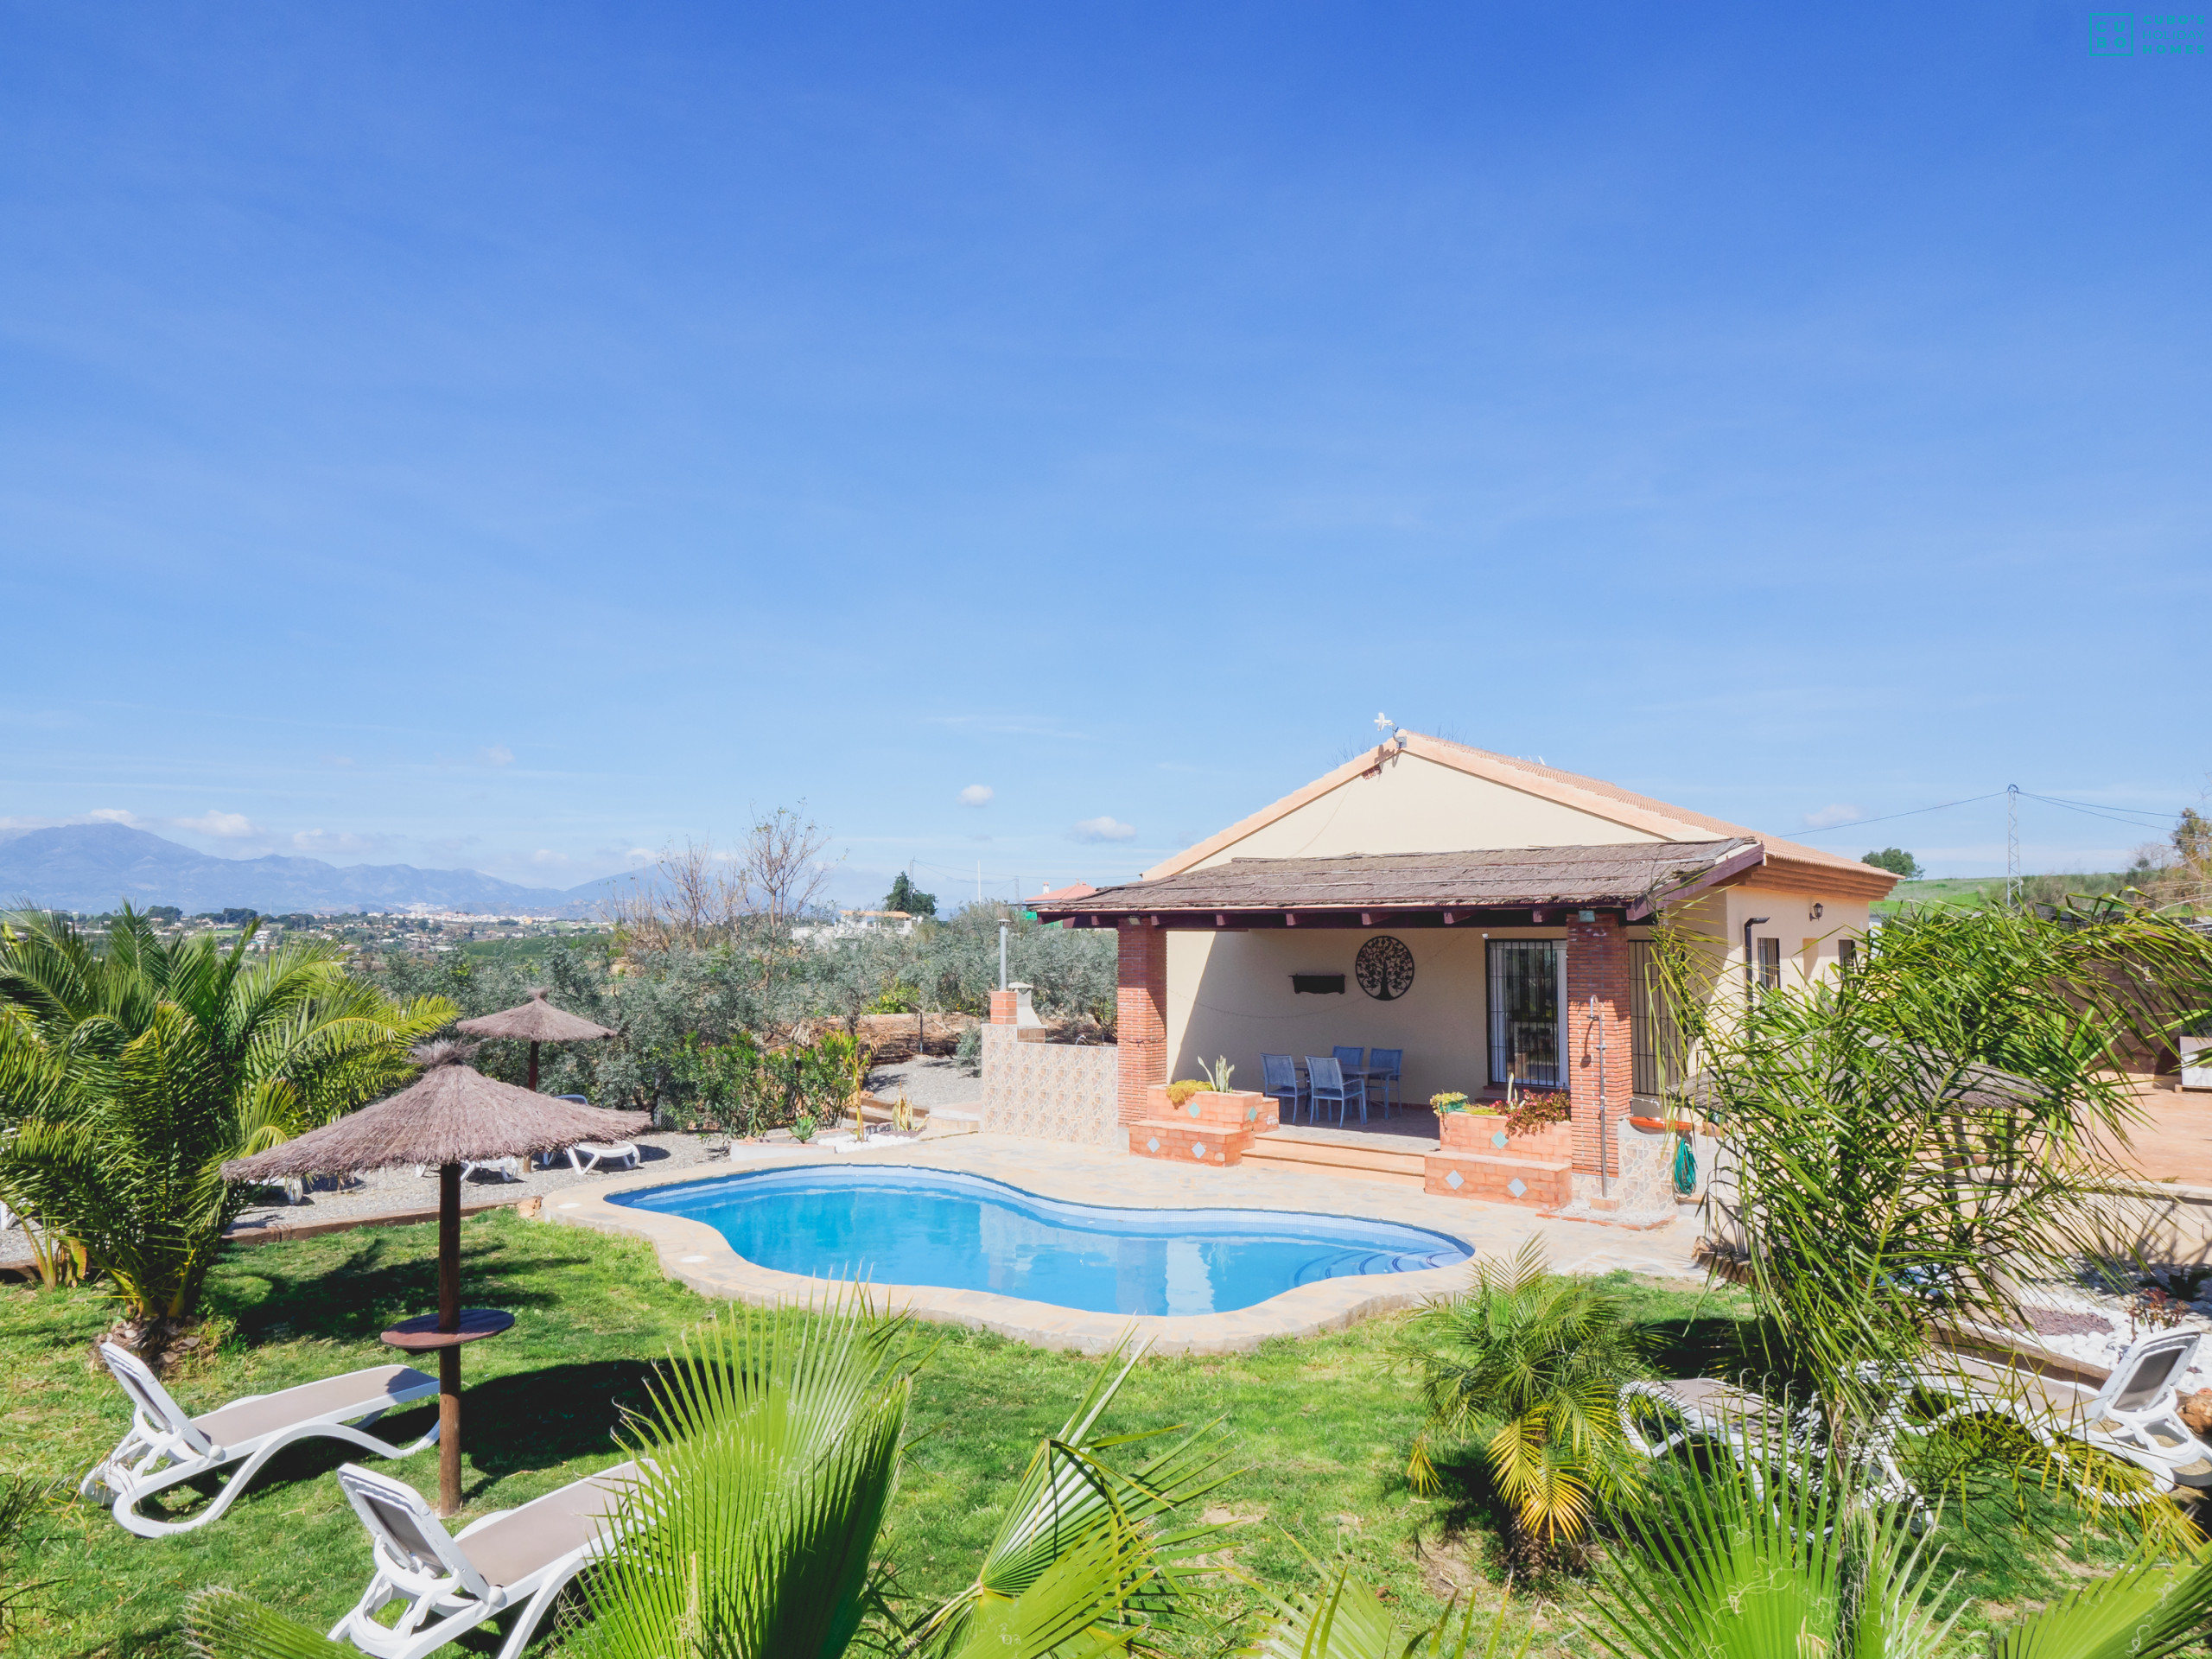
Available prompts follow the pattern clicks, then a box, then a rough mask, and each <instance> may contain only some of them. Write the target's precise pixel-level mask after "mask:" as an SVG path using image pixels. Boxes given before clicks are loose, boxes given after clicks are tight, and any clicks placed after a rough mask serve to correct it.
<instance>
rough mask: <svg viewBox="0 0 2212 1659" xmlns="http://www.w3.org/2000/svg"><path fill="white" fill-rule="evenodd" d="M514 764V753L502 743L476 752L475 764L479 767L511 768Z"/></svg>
mask: <svg viewBox="0 0 2212 1659" xmlns="http://www.w3.org/2000/svg"><path fill="white" fill-rule="evenodd" d="M514 763H515V752H514V751H513V750H512V749H511V748H509V747H507V746H506V745H505V744H504V743H494V744H493V745H492V746H491V747H489V748H484V749H479V750H477V751H476V764H477V765H478V766H512V765H514Z"/></svg>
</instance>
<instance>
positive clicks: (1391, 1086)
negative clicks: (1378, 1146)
mask: <svg viewBox="0 0 2212 1659" xmlns="http://www.w3.org/2000/svg"><path fill="white" fill-rule="evenodd" d="M1405 1061H1406V1051H1405V1050H1404V1049H1402V1048H1370V1049H1369V1050H1368V1051H1367V1081H1368V1082H1369V1083H1370V1084H1381V1085H1382V1090H1383V1111H1384V1113H1386V1114H1388V1113H1390V1112H1395V1111H1396V1110H1397V1109H1398V1085H1399V1084H1401V1083H1402V1082H1403V1081H1404V1080H1405V1079H1404V1076H1403V1073H1404V1071H1405Z"/></svg>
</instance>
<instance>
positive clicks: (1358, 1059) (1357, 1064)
mask: <svg viewBox="0 0 2212 1659" xmlns="http://www.w3.org/2000/svg"><path fill="white" fill-rule="evenodd" d="M1329 1052H1330V1053H1332V1054H1333V1055H1335V1056H1336V1057H1337V1064H1338V1065H1341V1066H1342V1067H1344V1070H1345V1071H1352V1072H1357V1071H1363V1070H1364V1069H1365V1068H1366V1065H1367V1051H1366V1050H1365V1049H1363V1048H1346V1047H1345V1046H1344V1045H1343V1044H1342V1043H1338V1045H1337V1046H1335V1047H1334V1048H1332V1049H1331V1050H1330V1051H1329Z"/></svg>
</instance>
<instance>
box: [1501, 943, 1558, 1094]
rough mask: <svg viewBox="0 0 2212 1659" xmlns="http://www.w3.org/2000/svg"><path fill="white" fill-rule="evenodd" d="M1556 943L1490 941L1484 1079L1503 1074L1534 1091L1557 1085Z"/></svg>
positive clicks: (1504, 1076)
mask: <svg viewBox="0 0 2212 1659" xmlns="http://www.w3.org/2000/svg"><path fill="white" fill-rule="evenodd" d="M1564 979H1565V975H1564V974H1563V973H1562V971H1561V963H1560V941H1559V940H1557V939H1492V940H1491V942H1490V1080H1491V1082H1492V1083H1503V1082H1504V1081H1505V1079H1506V1077H1507V1075H1508V1073H1510V1074H1511V1075H1512V1076H1514V1077H1518V1078H1520V1079H1521V1081H1522V1082H1523V1083H1525V1084H1531V1085H1533V1086H1535V1087H1536V1088H1539V1089H1556V1088H1558V1087H1559V1086H1560V1063H1559V1060H1560V1049H1561V1047H1562V1044H1561V1043H1560V1028H1561V1027H1562V1026H1563V1025H1564V1024H1565V1021H1564V1020H1562V1019H1561V1017H1560V1014H1561V1011H1562V1002H1561V999H1562V998H1563V997H1564V996H1565V995H1566V986H1565V984H1564V983H1563V981H1564Z"/></svg>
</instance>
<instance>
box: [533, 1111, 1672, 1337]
mask: <svg viewBox="0 0 2212 1659" xmlns="http://www.w3.org/2000/svg"><path fill="white" fill-rule="evenodd" d="M739 1150H740V1151H741V1153H742V1154H745V1155H744V1156H742V1157H741V1158H740V1159H739V1160H735V1161H734V1163H733V1164H730V1165H727V1166H725V1165H715V1166H710V1167H709V1168H706V1169H697V1170H689V1171H686V1172H684V1177H685V1178H686V1179H699V1178H704V1177H708V1176H710V1175H713V1174H724V1173H730V1172H731V1170H733V1169H746V1168H773V1167H781V1166H789V1165H791V1164H796V1163H810V1164H834V1163H837V1162H840V1161H845V1162H850V1161H855V1160H866V1161H867V1162H868V1163H870V1164H872V1165H910V1166H918V1167H921V1168H927V1169H942V1170H950V1171H956V1172H959V1173H966V1174H971V1175H981V1176H986V1177H988V1178H990V1179H995V1180H1001V1181H1005V1182H1007V1183H1008V1184H1009V1185H1014V1186H1019V1187H1022V1188H1025V1189H1027V1191H1030V1192H1036V1193H1039V1194H1040V1195H1042V1196H1044V1197H1046V1198H1060V1199H1067V1200H1074V1201H1077V1202H1081V1203H1089V1204H1104V1205H1129V1206H1133V1207H1138V1208H1175V1209H1192V1208H1214V1209H1262V1210H1310V1211H1322V1212H1325V1213H1327V1214H1331V1215H1338V1216H1357V1217H1366V1218H1369V1219H1372V1220H1377V1221H1392V1222H1398V1223H1401V1224H1408V1225H1411V1226H1417V1227H1427V1228H1432V1229H1433V1230H1436V1231H1438V1232H1440V1233H1444V1234H1446V1235H1448V1236H1452V1237H1454V1238H1457V1239H1459V1240H1461V1241H1462V1242H1464V1243H1466V1244H1467V1245H1468V1246H1469V1247H1470V1248H1471V1249H1474V1250H1475V1251H1476V1252H1477V1253H1478V1254H1481V1255H1494V1254H1497V1253H1501V1252H1508V1251H1511V1250H1513V1249H1518V1248H1519V1246H1520V1245H1521V1243H1522V1241H1523V1240H1525V1239H1527V1238H1529V1237H1531V1236H1534V1237H1537V1238H1540V1239H1541V1240H1542V1241H1543V1242H1544V1244H1545V1248H1546V1249H1547V1250H1548V1253H1549V1255H1550V1257H1551V1262H1552V1265H1553V1266H1554V1267H1555V1268H1560V1269H1563V1270H1567V1271H1571V1272H1576V1273H1605V1272H1610V1271H1611V1270H1613V1269H1615V1268H1624V1269H1626V1270H1628V1271H1630V1272H1632V1273H1638V1274H1648V1275H1650V1276H1653V1277H1657V1278H1664V1279H1674V1280H1691V1281H1702V1280H1703V1278H1704V1275H1703V1274H1702V1273H1701V1272H1700V1270H1699V1269H1698V1268H1695V1267H1694V1266H1693V1265H1692V1263H1691V1261H1690V1247H1691V1244H1692V1243H1693V1242H1694V1239H1695V1236H1696V1232H1697V1228H1696V1224H1695V1222H1694V1219H1693V1218H1691V1217H1688V1216H1685V1217H1681V1219H1678V1220H1676V1221H1675V1222H1674V1223H1673V1224H1670V1225H1669V1226H1666V1227H1663V1228H1660V1229H1657V1230H1651V1231H1644V1232H1627V1231H1623V1230H1615V1229H1611V1228H1606V1227H1600V1226H1592V1225H1590V1224H1586V1223H1580V1222H1573V1221H1562V1220H1555V1219H1548V1218H1545V1217H1541V1216H1538V1215H1535V1214H1534V1213H1532V1212H1531V1211H1528V1210H1525V1209H1522V1208H1520V1207H1518V1206H1515V1205H1488V1204H1481V1203H1476V1202H1473V1201H1470V1200H1465V1199H1453V1198H1434V1197H1431V1196H1429V1195H1427V1194H1426V1193H1421V1192H1408V1191H1406V1190H1405V1189H1403V1188H1401V1187H1395V1186H1389V1185H1382V1184H1380V1183H1371V1182H1365V1181H1361V1180H1357V1179H1342V1178H1339V1177H1334V1176H1328V1175H1319V1174H1308V1173H1304V1172H1300V1171H1274V1170H1264V1171H1263V1170H1247V1169H1241V1168H1239V1169H1198V1168H1189V1169H1186V1168H1183V1167H1181V1166H1177V1165H1174V1164H1170V1163H1164V1162H1160V1161H1159V1160H1152V1159H1143V1158H1132V1157H1130V1156H1128V1154H1125V1153H1119V1152H1111V1151H1106V1150H1103V1149H1099V1148H1095V1147H1077V1146H1067V1145H1060V1144H1055V1143H1052V1142H1050V1141H1032V1140H1026V1139H1020V1138H1017V1137H1015V1136H1012V1135H989V1134H983V1135H960V1136H957V1137H954V1138H951V1139H947V1140H929V1141H912V1142H906V1143H901V1144H896V1145H881V1144H879V1145H874V1146H871V1147H867V1148H865V1149H859V1150H853V1151H848V1152H843V1153H835V1152H826V1151H821V1150H816V1149H797V1148H793V1149H783V1148H772V1147H741V1148H740V1149H739ZM668 1184H669V1181H668V1177H667V1176H666V1175H665V1174H656V1173H653V1172H651V1171H645V1172H640V1173H638V1174H636V1175H629V1176H619V1177H616V1178H615V1179H612V1180H595V1181H594V1182H593V1183H592V1184H591V1185H588V1186H576V1187H572V1188H569V1189H568V1190H566V1191H563V1192H556V1193H554V1194H553V1195H551V1196H550V1198H547V1199H546V1201H545V1207H544V1210H543V1217H544V1218H545V1219H547V1220H549V1221H556V1222H561V1223H565V1224H569V1225H571V1226H582V1227H590V1228H594V1229H596V1230H601V1231H604V1232H610V1233H617V1234H622V1235H626V1236H632V1237H637V1238H643V1239H645V1240H647V1241H648V1242H650V1243H652V1245H653V1247H654V1249H655V1250H656V1251H657V1252H658V1255H659V1258H660V1264H661V1268H662V1271H663V1272H664V1273H666V1274H668V1275H669V1276H670V1277H671V1278H673V1279H676V1280H678V1281H681V1282H683V1283H684V1284H686V1285H689V1286H690V1287H692V1288H693V1289H695V1290H697V1291H699V1292H701V1293H702V1294H706V1295H709V1296H725V1297H729V1298H733V1299H734V1300H742V1301H751V1302H781V1301H790V1300H807V1299H809V1298H811V1297H817V1296H819V1295H821V1294H822V1293H823V1288H824V1286H823V1281H819V1280H814V1279H808V1278H804V1277H801V1276H799V1275H798V1274H787V1273H779V1272H774V1271H772V1270H771V1269H768V1268H761V1267H758V1266H755V1265H754V1264H753V1263H752V1262H747V1261H746V1260H745V1259H744V1258H742V1257H741V1256H740V1255H738V1254H737V1253H736V1252H735V1251H734V1250H733V1249H730V1247H729V1245H728V1243H725V1242H724V1240H723V1239H722V1237H721V1235H720V1234H719V1233H717V1232H715V1230H713V1229H712V1228H710V1227H709V1226H707V1225H706V1224H704V1223H702V1222H697V1221H691V1220H687V1219H685V1218H684V1217H678V1216H670V1215H662V1214H658V1213H656V1212H654V1211H645V1210H635V1209H628V1208H625V1207H623V1206H621V1205H613V1204H610V1203H608V1202H607V1197H608V1195H609V1194H610V1193H613V1192H621V1191H625V1190H632V1191H634V1190H636V1189H639V1188H642V1187H649V1186H663V1185H668ZM1466 1277H1467V1268H1465V1266H1457V1267H1452V1268H1432V1269H1429V1270H1427V1271H1424V1272H1420V1273H1405V1274H1374V1275H1369V1276H1365V1277H1360V1278H1345V1279H1331V1280H1325V1281H1321V1282H1319V1283H1317V1284H1310V1285H1300V1286H1298V1287H1294V1288H1293V1289H1291V1290H1289V1291H1286V1292H1285V1293H1284V1294H1281V1295H1280V1296H1276V1297H1273V1298H1271V1299H1270V1300H1268V1301H1265V1302H1262V1303H1261V1304H1260V1305H1258V1306H1255V1307H1249V1308H1245V1309H1243V1310H1241V1311H1238V1312H1236V1313H1210V1314H1197V1315H1182V1316H1169V1315H1146V1314H1121V1313H1083V1312H1078V1311H1077V1310H1074V1309H1071V1308H1064V1307H1055V1306H1050V1305H1048V1304H1046V1303H1042V1302H1033V1301H1027V1300H1021V1299H1020V1298H1016V1297H1011V1296H1000V1295H994V1294H989V1293H987V1292H983V1291H973V1290H948V1289H941V1288H938V1287H931V1286H903V1285H883V1286H879V1287H876V1288H877V1291H878V1294H880V1295H881V1296H883V1297H884V1298H886V1299H887V1300H888V1301H889V1303H890V1304H891V1305H892V1306H898V1307H904V1308H909V1309H911V1310H912V1312H913V1313H915V1314H917V1315H918V1316H919V1317H920V1318H923V1319H932V1320H940V1321H944V1322H946V1323H950V1324H956V1325H967V1326H969V1327H971V1328H976V1329H981V1330H987V1331H995V1332H999V1333H1000V1334H1001V1335H1004V1336H1008V1337H1012V1338H1016V1339H1018V1340H1020V1341H1023V1342H1027V1343H1033V1344H1036V1345H1038V1346H1039V1347H1046V1348H1069V1349H1077V1350H1081V1351H1086V1352H1094V1353H1095V1352H1099V1351H1103V1350H1105V1349H1106V1348H1108V1347H1109V1346H1111V1345H1112V1344H1113V1343H1114V1342H1115V1341H1116V1339H1118V1338H1120V1337H1121V1335H1122V1333H1123V1332H1126V1331H1128V1330H1129V1329H1131V1328H1132V1327H1134V1328H1135V1329H1136V1330H1137V1331H1139V1332H1142V1333H1144V1334H1146V1335H1148V1336H1150V1337H1151V1338H1152V1339H1153V1346H1154V1351H1155V1352H1160V1353H1191V1354H1211V1353H1231V1352H1237V1351H1243V1350H1246V1349H1250V1348H1255V1347H1257V1346H1258V1345H1259V1344H1261V1343H1262V1342H1264V1341H1266V1340H1268V1338H1271V1337H1300V1336H1310V1335H1313V1334H1314V1333H1316V1332H1322V1331H1329V1330H1335V1329H1338V1328H1339V1327H1341V1326H1344V1325H1350V1324H1351V1323H1352V1322H1354V1321H1355V1320H1357V1319H1363V1318H1366V1317H1368V1316H1369V1315H1371V1314H1375V1313H1383V1312H1385V1311H1388V1310H1389V1309H1392V1308H1399V1307H1406V1306H1413V1305H1414V1304H1416V1303H1418V1302H1420V1301H1421V1300H1423V1299H1425V1298H1427V1297H1429V1296H1433V1295H1437V1294H1441V1293H1445V1292H1447V1291H1451V1290H1454V1289H1457V1288H1458V1287H1459V1286H1460V1285H1461V1284H1463V1283H1464V1282H1465V1279H1466Z"/></svg>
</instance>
